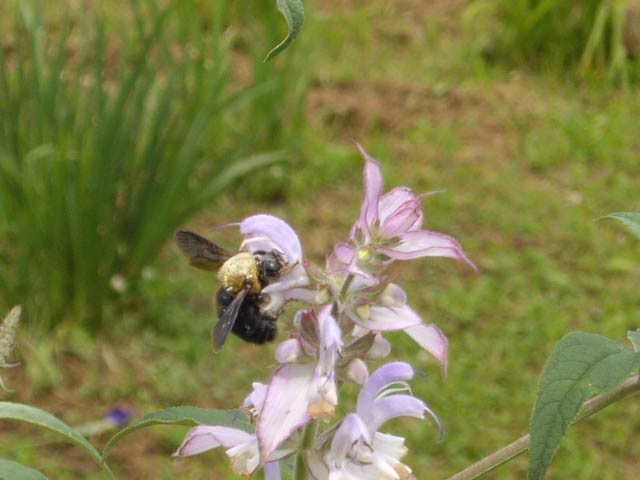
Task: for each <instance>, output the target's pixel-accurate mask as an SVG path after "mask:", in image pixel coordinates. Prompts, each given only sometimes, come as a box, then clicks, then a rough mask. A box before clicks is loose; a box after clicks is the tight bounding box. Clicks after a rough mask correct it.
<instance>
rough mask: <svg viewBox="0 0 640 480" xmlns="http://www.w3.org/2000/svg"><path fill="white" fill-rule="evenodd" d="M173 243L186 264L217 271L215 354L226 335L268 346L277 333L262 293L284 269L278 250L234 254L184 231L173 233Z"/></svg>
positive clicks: (282, 258)
mask: <svg viewBox="0 0 640 480" xmlns="http://www.w3.org/2000/svg"><path fill="white" fill-rule="evenodd" d="M176 242H177V243H178V246H179V247H180V249H181V250H182V252H183V253H184V254H185V255H186V256H187V257H188V258H189V263H190V264H191V265H192V266H194V267H196V268H200V269H202V270H217V271H218V279H219V280H220V283H221V286H220V288H219V289H218V292H217V293H216V305H217V307H218V318H219V321H218V323H217V324H216V326H215V328H214V329H213V346H214V349H215V350H216V351H218V350H220V349H221V348H222V346H223V345H224V343H225V341H226V340H227V337H228V336H229V332H233V333H235V334H236V335H238V336H239V337H240V338H242V339H243V340H245V341H247V342H252V343H266V342H271V341H272V340H273V339H274V338H275V337H276V333H277V332H278V329H277V327H276V323H275V322H276V320H277V314H271V313H268V312H265V311H264V310H263V309H262V308H261V305H262V304H263V303H264V300H265V298H264V295H263V294H262V293H261V292H262V289H263V288H264V287H266V286H267V285H269V283H271V282H273V281H274V280H277V279H278V278H279V277H280V275H282V274H283V272H284V270H285V268H286V267H287V262H286V260H285V258H284V256H283V254H282V253H280V252H278V251H277V250H271V251H269V252H265V251H256V252H253V253H248V252H240V253H237V254H233V253H231V252H229V251H228V250H225V249H224V248H222V247H220V246H218V245H216V244H215V243H213V242H211V241H209V240H207V239H206V238H204V237H202V236H200V235H198V234H196V233H193V232H187V231H179V232H176Z"/></svg>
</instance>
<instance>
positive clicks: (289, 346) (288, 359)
mask: <svg viewBox="0 0 640 480" xmlns="http://www.w3.org/2000/svg"><path fill="white" fill-rule="evenodd" d="M303 356H304V352H303V351H302V347H301V346H300V342H299V341H298V340H296V339H295V338H290V339H289V340H285V341H284V342H282V343H281V344H280V346H279V347H278V350H276V361H277V362H278V363H294V362H297V361H298V360H300V359H301V358H302V357H303Z"/></svg>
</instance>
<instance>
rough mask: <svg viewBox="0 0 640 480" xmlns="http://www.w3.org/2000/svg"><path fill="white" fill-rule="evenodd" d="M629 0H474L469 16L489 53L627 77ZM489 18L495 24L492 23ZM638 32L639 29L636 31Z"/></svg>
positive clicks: (582, 73) (622, 79)
mask: <svg viewBox="0 0 640 480" xmlns="http://www.w3.org/2000/svg"><path fill="white" fill-rule="evenodd" d="M630 3H631V2H630V0H613V1H611V0H568V1H556V0H475V1H473V2H472V3H471V4H470V6H469V7H468V9H467V12H466V16H467V19H468V20H473V22H469V23H470V24H473V25H474V29H475V34H476V35H477V36H482V37H483V41H481V42H479V43H478V44H482V45H483V49H484V51H485V53H487V54H490V55H492V56H496V57H502V59H503V60H510V61H515V62H518V63H522V64H526V65H528V66H532V67H534V68H542V69H552V70H560V71H563V70H566V69H573V70H574V71H575V72H577V73H578V74H579V75H580V76H587V75H589V74H593V73H596V74H604V75H606V76H607V77H608V78H609V79H610V80H612V81H616V82H627V80H628V77H629V73H630V72H629V70H630V67H631V65H632V64H633V61H632V58H631V52H629V51H628V48H627V44H626V38H625V31H627V30H632V29H634V28H635V29H637V25H632V24H628V23H627V22H628V19H627V14H628V11H629V5H630ZM488 23H489V24H490V28H488ZM636 35H637V34H636Z"/></svg>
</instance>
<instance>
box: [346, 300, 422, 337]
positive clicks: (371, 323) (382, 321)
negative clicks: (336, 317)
mask: <svg viewBox="0 0 640 480" xmlns="http://www.w3.org/2000/svg"><path fill="white" fill-rule="evenodd" d="M350 317H351V319H352V320H353V321H354V322H355V323H356V324H358V325H359V326H361V327H362V328H366V329H367V330H371V331H374V332H384V331H391V330H404V329H405V328H407V327H413V326H414V325H420V324H421V323H422V319H421V318H420V316H419V315H418V314H417V313H416V312H415V311H413V310H412V309H411V308H410V307H408V306H407V305H405V306H402V307H386V306H383V305H374V306H371V307H368V306H366V305H365V306H364V308H360V307H359V308H357V309H356V310H355V312H354V314H352V315H350Z"/></svg>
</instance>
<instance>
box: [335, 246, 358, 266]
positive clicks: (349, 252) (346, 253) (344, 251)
mask: <svg viewBox="0 0 640 480" xmlns="http://www.w3.org/2000/svg"><path fill="white" fill-rule="evenodd" d="M333 257H334V258H335V259H336V260H338V262H340V263H343V264H345V265H349V264H351V262H353V261H354V260H355V257H356V249H355V247H354V246H353V245H351V244H349V243H339V244H338V245H336V246H335V248H334V249H333Z"/></svg>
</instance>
